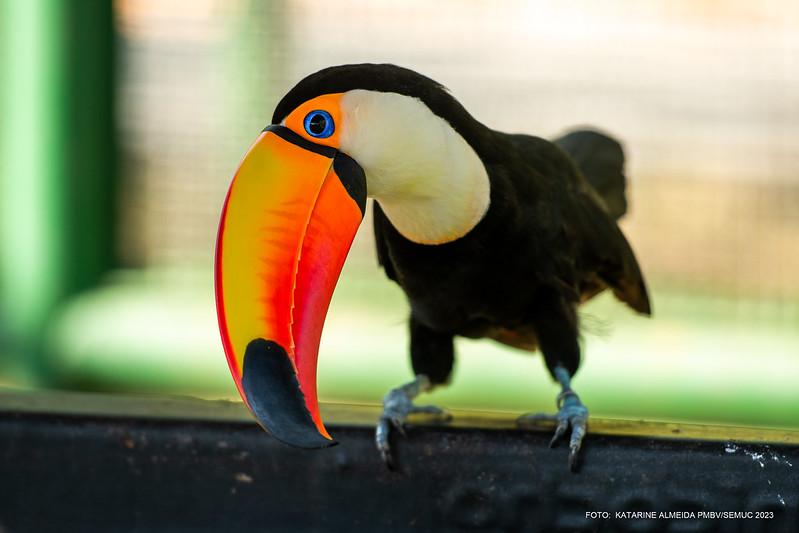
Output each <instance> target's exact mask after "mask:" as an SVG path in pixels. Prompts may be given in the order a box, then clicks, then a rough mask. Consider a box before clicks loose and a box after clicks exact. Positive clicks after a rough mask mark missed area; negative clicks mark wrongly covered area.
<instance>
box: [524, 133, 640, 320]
mask: <svg viewBox="0 0 799 533" xmlns="http://www.w3.org/2000/svg"><path fill="white" fill-rule="evenodd" d="M577 134H578V135H577V139H576V140H577V141H579V142H574V141H575V139H574V138H572V139H571V140H572V142H573V144H574V145H575V146H578V147H581V148H585V147H586V145H588V146H589V147H597V146H598V147H599V148H598V149H596V150H593V151H592V150H588V149H585V150H583V151H582V152H581V153H580V158H579V165H578V162H577V161H575V160H574V159H573V158H572V157H571V155H570V154H569V153H568V152H567V151H566V150H565V149H564V148H561V147H559V146H557V145H555V144H553V143H551V142H549V141H547V140H545V139H541V138H538V137H533V136H529V135H510V138H511V141H512V142H513V144H514V145H515V146H516V148H517V150H519V151H520V152H521V153H522V154H523V157H524V158H525V159H526V160H527V162H528V163H529V164H530V165H531V166H533V167H534V168H536V169H537V170H538V171H539V173H540V175H541V177H542V178H543V179H545V180H547V181H548V183H547V186H546V187H545V188H546V189H547V190H549V191H550V192H551V193H552V194H551V195H550V201H551V202H554V203H557V205H558V208H559V211H560V217H558V218H559V219H560V221H561V224H563V232H564V235H565V237H566V238H567V239H569V241H571V244H572V247H573V248H572V249H573V250H574V252H575V254H576V257H575V258H574V260H575V265H574V266H575V270H576V277H577V280H576V281H577V282H578V283H579V285H580V286H579V291H580V293H581V294H582V295H583V297H584V298H589V297H591V296H593V295H594V294H596V293H598V292H601V290H602V289H604V288H605V287H610V288H611V289H612V290H613V293H614V294H615V295H616V297H617V298H618V299H619V300H621V301H623V302H625V303H626V304H627V305H629V306H630V307H631V308H632V309H634V310H635V311H638V312H639V313H643V314H646V315H649V314H651V305H650V302H649V295H648V292H647V289H646V282H645V281H644V278H643V274H642V273H641V269H640V267H639V266H638V261H637V260H636V258H635V254H634V253H633V250H632V248H631V247H630V244H629V242H627V239H626V238H625V237H624V234H623V233H622V231H621V229H619V227H618V225H617V224H616V221H615V215H616V214H620V213H619V211H620V208H621V202H620V201H619V199H618V196H619V190H618V186H619V177H620V178H621V180H622V181H621V185H622V187H623V185H624V183H625V180H624V177H623V172H622V170H621V166H622V165H623V162H624V156H623V152H622V153H621V154H620V157H619V153H618V151H620V150H621V145H620V144H619V143H618V142H617V141H615V140H613V139H611V138H610V137H607V136H605V135H602V134H596V133H595V132H577ZM586 135H587V136H588V137H590V139H588V140H589V141H591V142H585V143H584V142H583V141H586V138H587V137H586ZM597 135H598V136H599V138H597V137H596V136H597ZM592 143H593V144H592ZM566 144H567V147H569V148H571V145H570V144H569V143H566ZM609 154H610V155H609ZM611 156H612V157H611ZM608 158H610V159H612V160H613V161H614V162H615V164H616V165H617V167H616V168H611V167H610V166H609V165H608V161H607V159H608ZM595 159H596V160H598V161H595ZM583 167H584V168H586V169H589V170H592V171H596V170H597V169H601V172H595V174H597V176H598V178H602V179H605V178H607V177H608V176H610V177H611V179H607V180H605V181H606V182H608V184H609V186H608V187H607V191H608V192H609V194H610V195H611V201H606V199H605V198H604V197H603V196H602V194H601V193H600V191H597V189H595V188H594V187H593V182H591V181H589V180H588V179H587V178H586V177H585V175H584V174H583V173H582V172H581V168H583ZM603 183H605V182H603ZM623 193H624V191H623V188H622V190H621V197H622V199H624V202H623V207H624V210H626V199H625V198H624V194H623ZM611 204H612V205H613V208H611Z"/></svg>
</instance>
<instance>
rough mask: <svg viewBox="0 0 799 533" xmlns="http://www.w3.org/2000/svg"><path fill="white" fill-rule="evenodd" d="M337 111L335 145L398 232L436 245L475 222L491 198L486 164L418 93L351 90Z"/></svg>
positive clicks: (345, 95) (467, 228) (453, 237)
mask: <svg viewBox="0 0 799 533" xmlns="http://www.w3.org/2000/svg"><path fill="white" fill-rule="evenodd" d="M341 111H342V115H341V122H342V123H341V124H339V128H340V131H341V145H340V146H341V150H342V151H343V152H344V153H346V154H348V155H349V156H350V157H352V158H353V159H355V161H357V162H358V163H359V164H360V165H361V167H362V168H363V170H364V172H365V174H366V182H367V191H368V193H369V196H371V197H373V198H375V199H376V200H377V201H378V202H380V206H381V207H382V208H383V211H385V213H386V216H387V217H388V219H389V220H390V221H391V223H392V225H393V226H394V227H395V228H397V230H398V231H399V232H400V233H401V234H402V235H403V236H404V237H405V238H407V239H410V240H411V241H414V242H418V243H422V244H443V243H445V242H450V241H454V240H456V239H458V238H460V237H462V236H464V235H466V234H467V233H468V232H469V231H470V230H471V229H472V228H474V226H476V225H477V223H478V222H480V220H481V219H482V218H483V216H484V215H485V213H486V211H487V210H488V204H489V202H490V193H491V188H490V184H489V180H488V174H487V173H486V169H485V167H484V166H483V163H482V161H480V158H479V157H477V154H476V153H475V151H474V150H473V149H472V147H471V146H469V144H468V143H467V142H466V141H465V140H464V139H463V137H461V136H460V134H458V132H456V131H455V130H454V129H453V128H452V126H450V125H449V123H447V121H445V120H444V119H442V118H441V117H439V116H437V115H435V114H434V113H433V112H432V111H430V109H429V108H428V107H427V106H426V105H425V104H424V103H422V101H421V100H419V99H418V98H412V97H409V96H403V95H400V94H396V93H382V92H374V91H364V90H353V91H349V92H347V93H345V94H344V95H343V96H342V98H341Z"/></svg>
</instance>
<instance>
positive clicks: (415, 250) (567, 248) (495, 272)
mask: <svg viewBox="0 0 799 533" xmlns="http://www.w3.org/2000/svg"><path fill="white" fill-rule="evenodd" d="M490 133H491V135H490V136H488V137H489V139H490V145H489V146H488V147H486V149H481V147H479V146H473V148H475V150H476V151H477V153H478V155H479V156H480V157H481V159H482V160H483V163H484V165H485V167H486V170H487V172H488V175H489V179H490V182H491V202H490V206H489V209H488V211H487V213H486V215H485V217H484V218H483V220H482V221H481V222H480V223H479V224H478V225H477V226H476V227H475V228H474V229H473V230H472V231H471V232H469V233H468V234H467V235H465V236H464V237H462V238H460V239H457V240H455V241H453V242H449V243H446V244H440V245H424V244H417V243H414V242H411V241H409V240H408V239H406V238H404V237H403V236H402V235H401V234H400V233H399V232H398V231H397V230H396V229H395V228H394V227H393V226H392V225H391V222H390V221H389V220H388V219H387V218H386V216H385V214H384V213H383V212H382V210H381V209H380V207H379V204H377V203H376V204H375V215H374V224H375V237H376V242H377V249H378V257H379V261H380V263H381V264H382V265H383V266H384V268H385V270H386V273H387V274H388V276H389V278H391V279H393V280H395V281H396V282H397V283H399V285H400V286H401V287H402V288H403V289H404V291H405V293H406V294H407V297H408V300H409V302H410V306H411V310H412V316H413V319H412V320H413V321H415V322H416V323H418V324H417V329H418V328H419V326H420V325H421V326H425V327H427V328H428V329H429V330H430V332H429V334H430V335H436V334H438V335H448V336H453V335H461V336H466V337H473V338H479V337H489V338H493V339H495V340H498V341H500V342H503V343H505V344H509V345H511V346H515V347H518V348H522V349H528V350H533V349H535V348H537V347H539V345H540V347H541V348H542V350H543V351H544V355H545V357H546V359H547V364H548V366H549V367H550V368H553V367H554V365H556V364H563V365H564V366H566V367H567V369H569V370H570V372H571V373H574V371H576V369H577V366H578V364H579V346H578V345H577V334H578V326H577V315H576V312H575V306H576V305H577V304H578V303H580V302H581V301H584V300H586V299H588V298H590V297H592V296H594V295H595V294H597V293H599V292H601V291H602V290H603V289H605V288H606V287H610V288H612V289H613V291H614V292H615V293H616V295H617V296H618V297H619V298H620V299H621V300H623V301H625V302H626V303H628V304H629V305H630V306H631V307H632V308H633V309H635V310H637V311H639V312H641V313H649V301H648V297H647V293H646V288H645V285H644V281H643V278H642V276H641V272H640V270H639V267H638V264H637V262H636V260H635V257H634V255H633V253H632V250H631V249H630V246H629V244H628V243H627V241H626V239H625V238H624V236H623V234H622V233H621V231H620V230H619V228H618V226H617V225H616V222H615V220H614V218H613V217H612V216H611V215H610V214H609V212H608V209H607V207H606V205H605V203H604V200H603V199H602V198H601V197H600V195H599V194H598V193H597V191H596V190H595V189H594V188H593V187H592V186H591V185H590V184H589V182H588V181H587V180H586V178H585V177H584V176H583V175H582V174H581V172H580V170H579V168H578V167H577V166H576V164H575V162H574V161H573V160H572V159H571V158H570V156H569V155H568V154H567V153H566V152H565V151H563V150H562V149H560V148H559V147H558V146H556V145H555V144H553V143H551V142H549V141H546V140H544V139H540V138H537V137H532V136H527V135H509V134H503V133H500V132H493V131H492V132H490ZM412 330H413V325H412ZM417 336H418V335H417ZM542 337H543V338H542ZM412 342H413V335H412ZM553 344H554V347H553V348H552V349H551V350H547V349H546V348H547V346H549V345H553ZM547 352H550V353H547ZM551 352H554V353H551ZM429 357H430V358H431V359H434V358H436V357H438V355H436V354H434V353H430V354H429ZM424 366H425V365H424V361H421V364H419V365H417V364H416V361H414V367H415V368H417V367H418V368H422V369H423V368H424Z"/></svg>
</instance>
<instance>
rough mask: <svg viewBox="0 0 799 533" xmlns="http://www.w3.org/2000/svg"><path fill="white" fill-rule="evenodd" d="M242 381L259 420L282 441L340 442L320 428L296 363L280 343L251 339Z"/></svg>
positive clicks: (302, 444)
mask: <svg viewBox="0 0 799 533" xmlns="http://www.w3.org/2000/svg"><path fill="white" fill-rule="evenodd" d="M241 383H242V387H243V388H244V394H245V395H246V396H247V403H249V405H250V409H251V410H252V412H253V414H254V415H255V417H256V418H257V419H258V422H260V424H261V425H262V426H263V427H264V428H265V429H266V430H267V431H268V432H269V433H270V434H272V436H274V437H275V438H276V439H278V440H279V441H281V442H284V443H286V444H290V445H292V446H297V447H299V448H326V447H328V446H333V445H335V444H337V443H336V441H334V440H330V439H327V438H325V437H324V436H323V435H322V434H320V433H319V430H317V429H316V424H314V421H313V418H311V414H310V413H309V412H308V408H307V407H306V406H305V397H304V396H303V394H302V390H301V389H300V384H299V381H298V380H297V375H296V374H295V372H294V367H293V366H292V364H291V361H290V360H289V357H288V354H287V353H286V350H285V349H283V347H282V346H280V345H279V344H278V343H276V342H274V341H267V340H264V339H255V340H253V341H250V344H248V345H247V351H246V352H245V354H244V368H243V372H242V379H241Z"/></svg>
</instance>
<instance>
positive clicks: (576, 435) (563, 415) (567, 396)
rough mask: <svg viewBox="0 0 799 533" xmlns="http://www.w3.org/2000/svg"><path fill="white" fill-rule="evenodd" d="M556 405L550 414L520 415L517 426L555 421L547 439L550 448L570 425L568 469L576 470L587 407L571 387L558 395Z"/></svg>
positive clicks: (555, 444) (586, 418)
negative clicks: (554, 412) (550, 437)
mask: <svg viewBox="0 0 799 533" xmlns="http://www.w3.org/2000/svg"><path fill="white" fill-rule="evenodd" d="M557 406H558V412H557V414H554V415H550V414H540V413H538V414H528V415H522V416H520V417H519V418H518V420H517V423H518V425H519V426H521V427H524V426H528V425H531V424H533V425H534V424H536V423H538V422H540V421H542V420H546V421H554V422H556V423H557V426H556V427H555V434H554V435H553V436H552V440H551V441H549V447H550V448H554V447H555V446H557V444H558V442H559V441H560V439H561V438H562V437H563V436H564V435H565V434H566V431H567V430H568V429H569V427H571V430H572V431H571V436H570V437H569V469H570V470H571V471H572V472H574V471H576V470H577V464H578V459H579V455H580V448H581V447H582V444H583V437H585V432H586V428H587V425H588V408H587V407H586V406H585V405H583V403H582V402H581V401H580V397H579V396H577V393H576V392H574V391H573V390H571V389H566V390H564V391H563V392H561V393H560V394H559V395H558V399H557Z"/></svg>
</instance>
